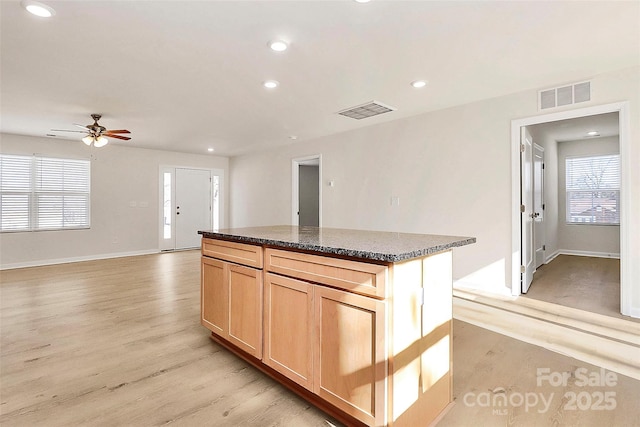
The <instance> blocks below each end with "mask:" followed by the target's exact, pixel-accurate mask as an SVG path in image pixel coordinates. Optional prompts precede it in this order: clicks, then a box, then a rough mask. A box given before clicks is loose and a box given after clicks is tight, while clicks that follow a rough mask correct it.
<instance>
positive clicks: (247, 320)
mask: <svg viewBox="0 0 640 427" xmlns="http://www.w3.org/2000/svg"><path fill="white" fill-rule="evenodd" d="M203 240H205V239H203ZM223 243H228V242H223ZM241 246H249V247H250V249H251V250H250V251H249V252H250V253H256V251H255V250H253V249H254V248H257V249H259V250H260V252H259V255H260V264H258V265H260V266H261V265H262V253H261V248H260V247H255V246H250V245H238V244H235V245H234V247H233V248H232V250H233V253H234V254H235V253H236V252H238V251H239V248H240V249H242V248H241ZM204 247H205V245H204V243H203V253H206V252H205V251H204ZM225 247H227V246H225ZM240 251H241V250H240ZM221 258H225V257H224V256H221ZM234 259H238V257H234ZM254 265H256V264H254ZM201 274H202V278H201V323H202V325H203V326H205V327H206V328H208V329H209V330H210V331H211V332H213V333H214V334H216V335H217V336H219V337H221V338H223V339H225V340H228V341H229V342H231V343H232V344H234V345H235V346H237V347H238V348H240V349H242V350H244V351H245V352H247V353H248V354H250V355H252V356H254V357H256V358H258V359H260V358H262V308H263V302H262V291H263V286H262V270H259V269H257V268H253V267H247V266H244V265H238V264H235V263H232V262H228V261H222V260H219V259H215V258H210V257H208V256H203V257H202V262H201Z"/></svg>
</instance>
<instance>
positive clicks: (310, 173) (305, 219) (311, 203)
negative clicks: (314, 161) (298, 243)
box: [298, 165, 320, 227]
mask: <svg viewBox="0 0 640 427" xmlns="http://www.w3.org/2000/svg"><path fill="white" fill-rule="evenodd" d="M319 179H320V167H319V166H318V165H300V166H299V170H298V203H299V205H298V215H299V217H298V225H299V226H301V227H302V226H305V225H307V226H313V227H318V226H319V225H320V215H319V211H320V202H319V198H320V183H319Z"/></svg>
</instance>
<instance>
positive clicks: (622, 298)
mask: <svg viewBox="0 0 640 427" xmlns="http://www.w3.org/2000/svg"><path fill="white" fill-rule="evenodd" d="M605 122H608V123H609V125H607V127H605V126H604V124H603V123H605ZM584 123H593V127H600V128H601V129H602V130H599V129H589V130H587V131H585V132H584V133H585V136H586V133H587V132H588V131H598V132H599V134H598V135H597V136H596V135H593V134H592V135H589V136H588V138H589V139H588V140H584V138H577V137H575V136H574V137H561V136H559V135H562V134H563V131H566V132H564V133H565V134H569V133H570V132H569V130H570V129H571V128H572V126H573V127H574V128H575V127H576V126H574V125H580V124H582V125H583V126H584ZM612 123H613V124H612ZM628 127H629V115H628V103H626V102H623V103H616V104H608V105H603V106H596V107H589V108H583V109H578V110H572V111H565V112H560V113H552V114H546V115H542V116H536V117H530V118H526V119H520V120H513V121H512V171H513V173H512V196H513V197H512V205H513V212H514V214H513V216H512V253H513V258H512V294H513V295H522V294H524V293H525V292H526V291H527V290H528V289H527V288H528V286H527V280H530V279H532V278H534V277H535V276H536V275H537V276H538V277H537V278H540V279H543V278H544V277H545V276H547V279H549V277H550V274H549V273H550V272H551V271H554V270H556V269H554V268H552V266H553V265H554V264H553V263H554V262H556V259H557V262H556V264H555V265H556V266H557V265H559V264H562V265H565V266H566V265H574V264H576V263H574V262H569V263H567V262H566V261H572V258H577V257H578V256H580V257H581V259H580V260H578V261H582V262H585V261H586V262H588V261H589V259H588V258H584V257H585V256H592V257H598V258H609V259H607V260H600V261H603V262H604V263H605V264H606V266H603V267H602V269H603V274H604V275H605V276H606V277H607V278H608V279H607V280H613V281H615V280H617V279H618V277H619V280H618V282H619V298H618V302H619V304H618V305H617V307H618V308H617V313H616V312H613V311H612V310H611V308H610V307H609V310H610V311H609V313H608V315H612V316H615V317H621V316H620V314H622V315H625V316H629V315H630V314H631V313H630V308H631V283H629V280H627V278H628V277H630V272H629V264H628V262H627V258H626V256H625V255H626V254H627V253H628V250H629V242H628V240H627V238H626V235H625V224H626V222H625V219H626V218H629V209H628V206H629V203H628V202H629V199H630V197H631V196H630V194H629V192H628V186H627V185H625V182H626V181H627V179H628V161H627V159H628V146H629V141H628ZM548 129H551V130H553V131H554V132H555V135H556V136H552V137H548V136H544V135H545V132H546V130H548ZM525 130H526V131H528V132H529V134H533V137H532V141H536V140H538V141H536V142H539V143H540V145H542V148H544V149H545V151H544V156H545V163H544V164H545V166H547V167H545V169H544V175H543V176H544V179H545V180H546V181H545V185H544V186H543V187H542V188H544V189H545V190H546V193H545V194H544V201H543V208H544V209H542V211H539V212H538V211H537V208H536V207H535V203H534V201H533V192H532V191H533V187H534V185H535V184H534V183H532V184H531V187H532V188H531V189H527V188H524V187H523V178H522V170H523V169H522V168H521V164H522V165H524V161H523V160H522V155H521V139H522V136H521V135H524V133H525ZM543 131H544V132H543ZM541 135H542V137H541ZM554 138H555V142H551V143H547V141H551V140H553V139H554ZM580 140H584V141H583V142H580ZM587 143H589V144H590V145H584V144H587ZM563 144H564V145H563ZM612 147H615V148H612ZM576 150H577V151H576ZM580 150H582V151H580ZM603 151H607V152H608V154H614V155H617V157H618V159H619V160H618V161H619V167H618V170H619V176H620V178H619V183H620V184H619V189H618V190H617V194H612V192H610V191H601V192H598V193H597V196H593V197H591V199H592V200H590V202H593V205H592V206H589V207H587V206H581V203H583V201H581V200H578V201H576V197H577V199H580V197H583V198H584V194H577V196H576V194H574V192H572V188H570V187H567V184H566V182H567V181H566V180H567V178H566V176H567V169H568V168H571V167H573V168H574V169H575V168H576V167H577V166H576V165H572V164H571V163H572V162H573V160H571V159H582V158H590V157H598V156H596V154H602V155H604V153H603ZM611 151H613V152H611ZM616 151H617V153H615V152H616ZM581 153H582V154H581ZM583 154H584V155H583ZM532 157H533V156H532ZM567 159H570V160H567ZM590 161H591V164H593V163H594V162H596V163H597V161H596V160H590ZM521 162H523V163H521ZM574 163H575V162H574ZM578 163H579V162H578ZM549 166H552V167H551V168H550V167H549ZM530 167H531V168H532V169H533V161H532V162H531V166H530ZM550 169H551V171H550ZM550 172H552V173H550ZM531 174H532V175H531V176H532V178H531V180H532V181H533V180H534V178H533V170H531ZM567 188H569V190H567ZM607 190H609V189H607ZM528 191H531V192H532V193H531V197H529V196H528ZM576 193H579V192H576ZM583 193H584V192H583ZM593 193H594V194H596V193H595V192H593ZM598 197H600V198H601V199H598ZM593 199H596V200H595V201H594V200H593ZM527 203H528V204H530V206H531V207H530V208H528V207H526V204H527ZM523 204H524V205H525V206H524V209H523ZM536 212H538V213H541V216H542V218H543V220H544V221H542V222H541V223H542V225H541V226H543V227H544V230H545V235H544V236H543V239H544V240H545V242H543V244H542V250H543V253H544V256H543V258H544V264H543V265H542V266H540V265H537V264H538V262H536V261H535V259H536V258H537V257H536V255H538V256H539V253H538V249H540V248H536V247H534V244H533V242H535V238H534V235H535V224H536V219H537V216H536V215H535V214H536ZM587 214H589V215H587ZM612 215H613V216H617V217H618V220H617V222H618V223H617V224H615V222H616V221H610V223H608V224H604V223H599V224H589V223H588V222H596V223H598V222H600V219H602V218H604V217H606V216H609V217H611V216H612ZM580 221H584V223H579V222H580ZM529 225H531V228H529ZM587 228H590V229H591V230H586V229H587ZM594 230H596V232H595V235H596V236H597V235H598V233H600V234H602V236H599V237H596V239H595V240H598V244H600V247H599V249H598V248H596V247H592V249H591V250H588V249H586V248H587V247H588V246H582V249H581V247H580V245H584V244H587V245H588V240H589V239H590V238H593V237H594ZM604 235H607V236H608V237H607V238H605V237H603V236H604ZM571 239H574V240H573V243H569V242H571V241H572V240H571ZM575 239H578V240H577V242H578V243H576V240H575ZM591 240H593V239H591ZM603 243H604V244H605V246H602V244H603ZM607 244H608V246H606V245H607ZM566 257H568V259H567V258H566ZM538 259H539V258H538ZM527 260H532V261H531V262H532V264H533V269H532V271H531V272H529V271H528V269H530V268H531V266H529V265H527V264H526V262H527ZM574 261H575V260H574ZM591 261H593V262H591V264H592V265H599V264H601V262H600V261H598V262H595V261H596V260H595V258H591ZM607 261H608V262H609V264H607ZM537 267H539V272H538V273H536V274H533V271H536V268H537ZM559 270H562V268H560V269H559ZM565 270H566V271H565V272H566V274H567V276H568V277H571V273H570V271H571V268H569V269H565ZM582 270H583V271H586V270H585V269H582ZM573 271H574V272H575V269H574V270H573ZM616 273H617V274H616ZM529 274H530V275H531V277H528V275H529ZM558 277H559V276H558ZM558 277H556V278H554V279H553V280H554V281H556V282H558V283H557V284H558V285H559V286H561V287H563V289H558V288H556V291H558V292H559V293H558V294H556V297H558V295H564V296H565V299H564V301H563V300H562V299H561V298H559V297H558V298H557V299H556V300H554V301H549V299H551V298H553V297H550V296H547V297H539V299H541V300H545V301H548V302H554V303H555V304H560V305H567V306H572V305H573V308H578V309H582V310H587V311H593V312H598V310H595V309H594V307H593V305H592V301H593V299H595V298H598V297H597V295H596V294H595V292H594V293H593V294H591V295H589V294H588V293H587V294H585V290H584V289H582V290H579V289H577V288H575V289H574V290H573V292H574V293H575V294H576V295H572V291H571V287H570V286H569V283H570V282H568V281H566V280H562V279H559V278H558ZM574 277H575V274H574ZM537 278H534V281H533V284H532V287H531V288H530V290H529V293H528V297H535V295H534V294H537V293H539V291H540V290H541V289H538V290H536V287H535V286H536V280H537ZM567 280H568V279H567ZM540 283H542V282H540ZM576 285H579V284H576ZM582 285H583V286H586V285H587V283H586V282H584V281H583V283H582ZM541 287H542V286H541ZM601 290H602V289H599V291H601ZM594 291H595V290H594ZM614 291H615V289H614ZM587 292H588V291H587ZM578 294H583V295H584V298H585V301H583V302H584V303H583V304H580V303H579V300H580V298H579V295H578ZM609 297H611V295H609ZM614 298H615V295H614ZM536 299H538V298H536ZM586 299H590V300H591V305H590V304H588V303H586V302H587V301H586ZM609 300H610V298H609ZM576 302H578V304H576ZM563 303H564V304H563ZM576 305H577V306H576ZM601 314H605V313H601Z"/></svg>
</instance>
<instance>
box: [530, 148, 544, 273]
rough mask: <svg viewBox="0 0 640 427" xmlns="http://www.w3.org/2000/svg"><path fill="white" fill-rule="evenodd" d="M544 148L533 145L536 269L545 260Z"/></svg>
mask: <svg viewBox="0 0 640 427" xmlns="http://www.w3.org/2000/svg"><path fill="white" fill-rule="evenodd" d="M544 207H545V206H544V148H542V147H541V146H539V145H538V144H536V143H534V144H533V242H534V245H533V247H534V249H535V252H536V255H535V268H536V269H537V268H538V267H540V266H541V265H542V264H544V260H545V234H544V232H545V229H544Z"/></svg>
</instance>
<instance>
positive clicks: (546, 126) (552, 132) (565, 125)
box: [530, 112, 620, 142]
mask: <svg viewBox="0 0 640 427" xmlns="http://www.w3.org/2000/svg"><path fill="white" fill-rule="evenodd" d="M530 127H531V128H533V129H532V131H533V132H535V137H537V138H538V139H539V140H541V141H544V140H553V141H556V142H566V141H580V140H591V139H598V138H605V137H610V136H618V135H619V134H620V125H619V120H618V113H617V112H616V113H606V114H597V115H594V116H587V117H578V118H575V119H566V120H558V121H555V122H549V123H540V124H537V125H532V126H530ZM591 131H594V132H598V134H597V135H587V133H588V132H591ZM534 142H535V139H534Z"/></svg>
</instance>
